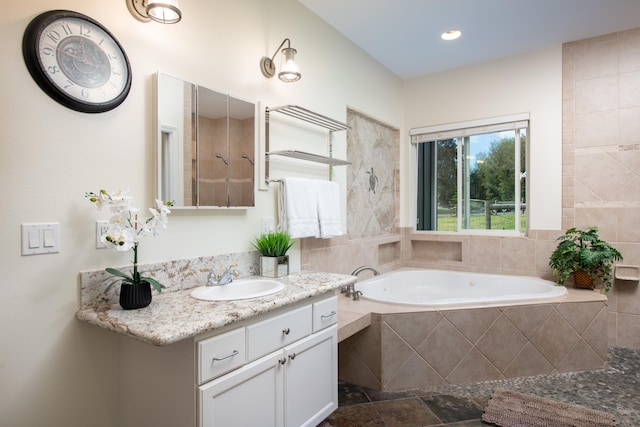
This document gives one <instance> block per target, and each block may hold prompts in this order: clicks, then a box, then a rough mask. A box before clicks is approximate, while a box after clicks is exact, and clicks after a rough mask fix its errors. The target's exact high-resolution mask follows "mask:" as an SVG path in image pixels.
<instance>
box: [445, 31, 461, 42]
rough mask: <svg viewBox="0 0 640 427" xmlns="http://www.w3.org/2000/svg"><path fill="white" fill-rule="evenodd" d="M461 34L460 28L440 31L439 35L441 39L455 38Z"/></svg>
mask: <svg viewBox="0 0 640 427" xmlns="http://www.w3.org/2000/svg"><path fill="white" fill-rule="evenodd" d="M461 35H462V31H460V30H449V31H445V32H444V33H442V35H441V36H440V37H442V40H455V39H457V38H458V37H460V36H461Z"/></svg>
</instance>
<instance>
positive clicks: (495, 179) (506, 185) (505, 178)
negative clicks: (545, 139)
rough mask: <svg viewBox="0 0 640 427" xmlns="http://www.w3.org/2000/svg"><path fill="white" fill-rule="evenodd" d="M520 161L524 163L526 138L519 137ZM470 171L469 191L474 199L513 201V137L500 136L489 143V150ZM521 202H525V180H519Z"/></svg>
mask: <svg viewBox="0 0 640 427" xmlns="http://www.w3.org/2000/svg"><path fill="white" fill-rule="evenodd" d="M520 144H521V147H520V163H521V164H522V165H525V152H526V150H525V146H526V138H525V137H524V136H522V137H521V138H520ZM482 157H483V160H484V161H483V162H481V163H478V164H477V166H476V167H475V168H473V169H472V171H471V185H472V186H473V190H472V191H471V194H472V197H473V198H474V199H480V200H489V201H492V202H493V201H499V202H506V201H514V199H515V187H514V186H513V177H514V174H515V170H514V167H515V165H514V163H515V162H514V157H515V138H502V139H499V140H497V141H494V142H492V143H491V148H490V149H489V152H488V153H486V154H485V155H483V156H482ZM520 185H521V189H520V192H521V195H522V197H523V200H521V201H522V202H525V200H524V197H525V191H524V185H525V181H524V180H521V182H520Z"/></svg>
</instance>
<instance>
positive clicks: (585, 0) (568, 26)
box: [299, 0, 640, 79]
mask: <svg viewBox="0 0 640 427" xmlns="http://www.w3.org/2000/svg"><path fill="white" fill-rule="evenodd" d="M299 1H300V3H302V4H303V5H305V6H306V7H307V8H309V9H310V10H311V11H313V12H314V13H315V14H317V15H318V16H320V17H321V18H322V19H324V20H325V21H327V22H328V23H329V24H330V25H332V26H333V27H334V28H336V29H337V30H338V31H340V32H341V33H342V34H344V35H345V36H346V37H347V38H349V39H350V40H351V41H353V42H354V43H355V44H356V45H357V46H359V47H360V48H362V49H363V50H364V51H366V52H367V53H369V55H371V56H372V57H373V58H375V59H376V60H377V61H379V62H380V63H381V64H382V65H384V66H385V67H387V68H388V69H389V70H391V71H392V72H393V73H395V74H396V75H397V76H398V77H400V78H402V79H408V78H412V77H417V76H421V75H425V74H430V73H435V72H439V71H444V70H448V69H452V68H457V67H462V66H466V65H470V64H474V63H479V62H484V61H488V60H492V59H497V58H500V57H506V56H511V55H516V54H519V53H524V52H529V51H533V50H537V49H541V48H544V47H549V46H554V45H556V46H557V45H560V44H562V43H565V42H569V41H575V40H581V39H584V38H589V37H593V36H597V35H602V34H609V33H613V32H617V31H622V30H628V29H632V28H637V27H640V0H299ZM450 29H459V30H461V31H462V37H460V38H459V39H458V40H455V41H449V42H445V41H443V40H442V39H441V38H440V34H442V33H443V32H444V31H447V30H450Z"/></svg>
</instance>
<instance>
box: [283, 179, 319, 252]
mask: <svg viewBox="0 0 640 427" xmlns="http://www.w3.org/2000/svg"><path fill="white" fill-rule="evenodd" d="M278 211H279V215H280V221H279V224H278V228H279V229H280V230H281V231H286V232H288V233H289V235H290V236H291V237H292V238H294V239H295V238H300V237H318V236H319V235H320V225H319V222H318V190H317V182H316V181H315V180H311V179H305V178H283V179H282V181H281V184H280V192H279V194H278Z"/></svg>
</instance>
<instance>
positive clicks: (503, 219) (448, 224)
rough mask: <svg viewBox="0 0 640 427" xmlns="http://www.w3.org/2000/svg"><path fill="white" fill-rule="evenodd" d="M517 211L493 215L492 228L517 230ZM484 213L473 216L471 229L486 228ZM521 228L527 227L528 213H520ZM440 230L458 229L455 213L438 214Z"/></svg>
mask: <svg viewBox="0 0 640 427" xmlns="http://www.w3.org/2000/svg"><path fill="white" fill-rule="evenodd" d="M515 217H516V215H515V213H513V212H507V213H497V214H492V215H491V230H515ZM485 222H486V219H485V216H484V215H472V216H471V226H470V227H469V228H470V229H471V230H486V229H487V228H486V226H485ZM520 229H521V230H525V229H526V215H525V214H524V213H523V214H520ZM438 231H458V230H457V224H456V217H455V215H440V216H438Z"/></svg>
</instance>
